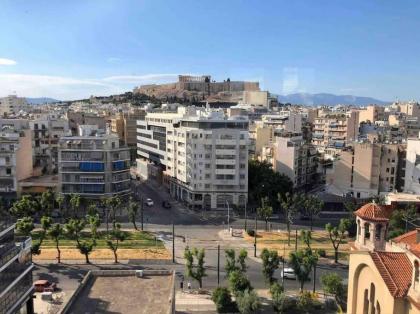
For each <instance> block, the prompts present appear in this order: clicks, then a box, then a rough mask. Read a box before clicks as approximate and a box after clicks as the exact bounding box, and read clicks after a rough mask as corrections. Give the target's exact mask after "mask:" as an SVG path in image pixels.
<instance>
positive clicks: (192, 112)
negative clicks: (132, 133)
mask: <svg viewBox="0 0 420 314" xmlns="http://www.w3.org/2000/svg"><path fill="white" fill-rule="evenodd" d="M137 139H138V142H137V143H138V144H137V145H138V146H137V147H138V156H139V158H138V160H137V164H138V166H139V167H140V169H139V171H140V172H141V173H142V174H141V175H142V176H143V177H145V178H149V177H150V174H151V173H149V172H148V173H146V174H145V171H148V170H147V167H145V166H144V165H145V163H153V164H154V165H155V166H157V167H159V168H160V169H161V172H162V176H163V177H164V180H163V181H164V182H165V183H166V184H167V185H168V187H169V190H170V193H171V195H172V196H173V197H174V198H176V199H179V200H181V201H183V202H185V203H186V204H187V205H188V206H189V207H191V208H201V209H216V208H218V209H223V208H226V207H228V206H229V207H232V206H233V205H235V206H242V207H243V206H245V204H246V201H247V194H248V141H249V139H248V120H247V119H246V118H245V117H241V116H235V117H231V118H229V119H227V118H226V117H225V116H224V114H223V112H221V111H212V110H210V109H202V108H201V109H198V108H194V107H189V108H185V107H182V108H178V112H177V113H148V114H147V115H146V119H145V121H137Z"/></svg>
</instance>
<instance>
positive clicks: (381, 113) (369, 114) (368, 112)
mask: <svg viewBox="0 0 420 314" xmlns="http://www.w3.org/2000/svg"><path fill="white" fill-rule="evenodd" d="M358 112H359V123H361V122H371V123H375V121H378V120H381V121H382V120H384V119H385V107H381V106H376V105H370V106H367V107H366V108H364V109H361V110H359V111H358Z"/></svg>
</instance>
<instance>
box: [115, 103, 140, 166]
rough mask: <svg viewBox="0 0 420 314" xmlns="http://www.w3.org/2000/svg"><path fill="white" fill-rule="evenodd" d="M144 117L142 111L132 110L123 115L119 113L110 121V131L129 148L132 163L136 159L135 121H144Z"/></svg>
mask: <svg viewBox="0 0 420 314" xmlns="http://www.w3.org/2000/svg"><path fill="white" fill-rule="evenodd" d="M145 116H146V112H145V111H144V110H140V109H133V110H130V111H129V112H125V113H123V112H119V113H118V115H117V116H116V117H114V118H112V119H111V131H112V132H113V133H115V134H117V135H118V137H119V138H120V140H121V141H123V142H124V143H125V145H127V146H128V147H129V148H130V154H131V161H132V162H134V161H135V160H136V157H137V120H144V117H145Z"/></svg>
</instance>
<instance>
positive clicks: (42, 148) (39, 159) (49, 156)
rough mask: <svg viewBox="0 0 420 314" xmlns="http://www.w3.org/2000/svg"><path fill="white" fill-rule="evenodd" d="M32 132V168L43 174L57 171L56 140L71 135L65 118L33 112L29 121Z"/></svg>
mask: <svg viewBox="0 0 420 314" xmlns="http://www.w3.org/2000/svg"><path fill="white" fill-rule="evenodd" d="M29 125H30V128H31V130H32V133H33V139H32V141H33V145H32V146H33V150H34V156H33V157H34V158H33V164H34V168H37V169H40V172H41V173H43V174H53V173H57V172H58V141H59V139H60V138H61V137H63V136H68V135H71V132H70V129H69V123H68V120H67V119H63V118H60V117H59V116H58V115H55V114H45V113H44V114H35V116H34V120H31V121H30V122H29Z"/></svg>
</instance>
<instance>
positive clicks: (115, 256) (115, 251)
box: [112, 250, 118, 264]
mask: <svg viewBox="0 0 420 314" xmlns="http://www.w3.org/2000/svg"><path fill="white" fill-rule="evenodd" d="M112 252H114V263H115V264H118V257H117V250H112Z"/></svg>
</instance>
